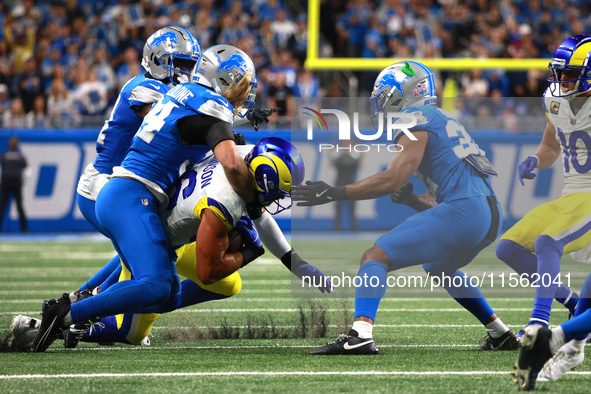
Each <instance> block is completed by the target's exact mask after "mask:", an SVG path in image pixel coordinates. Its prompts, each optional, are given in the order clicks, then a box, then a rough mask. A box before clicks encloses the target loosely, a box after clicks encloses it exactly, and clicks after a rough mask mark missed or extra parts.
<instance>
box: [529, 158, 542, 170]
mask: <svg viewBox="0 0 591 394" xmlns="http://www.w3.org/2000/svg"><path fill="white" fill-rule="evenodd" d="M530 157H535V158H536V168H537V167H538V165H540V156H538V155H531V156H530Z"/></svg>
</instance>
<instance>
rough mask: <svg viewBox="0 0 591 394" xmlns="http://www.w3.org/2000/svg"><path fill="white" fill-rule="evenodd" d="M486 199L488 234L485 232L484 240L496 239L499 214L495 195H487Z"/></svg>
mask: <svg viewBox="0 0 591 394" xmlns="http://www.w3.org/2000/svg"><path fill="white" fill-rule="evenodd" d="M486 201H487V202H488V206H489V207H490V215H491V219H490V229H489V230H488V234H486V238H484V239H486V240H489V241H494V240H495V239H497V232H498V231H499V222H500V219H501V217H500V215H499V208H498V207H497V199H496V198H495V196H487V197H486Z"/></svg>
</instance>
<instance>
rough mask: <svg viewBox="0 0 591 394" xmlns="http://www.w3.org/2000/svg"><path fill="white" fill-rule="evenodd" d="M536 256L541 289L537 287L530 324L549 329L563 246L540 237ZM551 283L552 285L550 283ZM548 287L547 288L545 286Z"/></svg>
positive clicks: (544, 236)
mask: <svg viewBox="0 0 591 394" xmlns="http://www.w3.org/2000/svg"><path fill="white" fill-rule="evenodd" d="M536 255H537V256H538V274H539V275H540V282H539V285H540V286H539V287H536V300H535V302H534V309H533V311H532V314H531V318H530V321H529V324H530V325H531V324H541V325H543V326H544V327H548V324H549V322H550V310H551V309H552V301H553V300H554V296H555V295H556V288H557V287H558V286H557V285H556V284H554V283H552V282H554V278H556V276H557V275H558V274H559V273H560V258H561V257H562V244H560V243H559V242H556V241H555V240H554V239H552V237H550V236H548V235H540V236H539V237H538V238H537V239H536ZM548 282H550V283H548ZM544 285H546V286H544Z"/></svg>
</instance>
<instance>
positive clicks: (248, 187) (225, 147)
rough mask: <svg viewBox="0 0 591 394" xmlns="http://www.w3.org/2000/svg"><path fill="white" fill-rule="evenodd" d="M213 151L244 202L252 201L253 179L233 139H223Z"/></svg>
mask: <svg viewBox="0 0 591 394" xmlns="http://www.w3.org/2000/svg"><path fill="white" fill-rule="evenodd" d="M213 153H214V155H215V157H216V158H217V159H218V160H219V162H220V164H221V165H222V167H224V172H225V174H226V178H228V182H230V185H232V187H233V188H234V190H236V192H237V193H238V194H240V196H242V198H244V200H245V201H246V202H248V203H252V202H253V201H254V199H255V194H254V181H253V179H252V174H251V173H250V171H249V170H248V167H247V166H246V163H245V162H244V159H243V158H242V157H241V156H240V154H239V153H238V149H236V143H235V142H234V140H224V141H222V142H220V143H218V144H217V145H216V146H215V148H214V149H213Z"/></svg>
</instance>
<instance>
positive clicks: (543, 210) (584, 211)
mask: <svg viewBox="0 0 591 394" xmlns="http://www.w3.org/2000/svg"><path fill="white" fill-rule="evenodd" d="M590 230H591V192H585V193H574V194H568V195H566V196H562V197H560V198H557V199H556V200H554V201H550V202H548V203H546V204H542V205H540V206H538V207H536V208H534V209H532V210H531V211H529V212H528V213H527V214H526V215H525V216H524V217H523V219H521V220H520V221H519V222H517V223H516V224H515V225H514V226H513V227H511V228H510V229H509V230H508V231H507V232H506V233H505V234H504V235H503V236H502V237H501V240H503V239H507V240H510V241H513V242H516V243H518V244H519V245H521V246H523V247H524V248H526V249H528V250H530V251H532V252H534V251H535V243H536V238H538V237H539V236H540V235H548V236H550V237H551V238H552V239H554V240H555V241H557V242H559V243H560V244H561V245H562V246H563V250H562V253H563V254H566V253H570V252H574V251H576V250H579V249H581V248H583V247H585V246H587V245H588V244H589V243H591V231H590Z"/></svg>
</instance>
